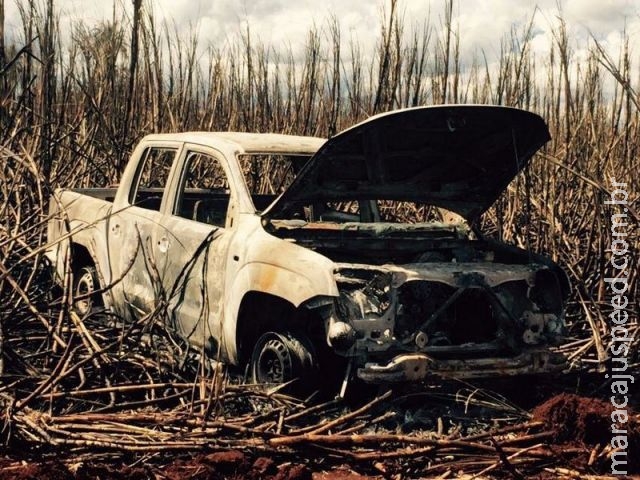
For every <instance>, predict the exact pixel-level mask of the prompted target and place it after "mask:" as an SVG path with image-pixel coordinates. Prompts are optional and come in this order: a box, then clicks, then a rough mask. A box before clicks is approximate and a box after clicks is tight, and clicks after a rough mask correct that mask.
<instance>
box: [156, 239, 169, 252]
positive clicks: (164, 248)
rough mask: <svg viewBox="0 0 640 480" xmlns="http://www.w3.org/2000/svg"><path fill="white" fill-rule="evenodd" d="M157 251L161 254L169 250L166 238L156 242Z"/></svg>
mask: <svg viewBox="0 0 640 480" xmlns="http://www.w3.org/2000/svg"><path fill="white" fill-rule="evenodd" d="M158 250H160V251H161V252H162V253H167V250H169V239H168V238H167V237H162V238H161V239H160V240H158Z"/></svg>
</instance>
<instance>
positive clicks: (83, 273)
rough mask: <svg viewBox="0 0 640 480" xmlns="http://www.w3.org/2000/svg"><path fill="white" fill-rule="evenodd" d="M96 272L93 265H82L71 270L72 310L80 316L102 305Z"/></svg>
mask: <svg viewBox="0 0 640 480" xmlns="http://www.w3.org/2000/svg"><path fill="white" fill-rule="evenodd" d="M99 289H100V284H99V281H98V272H97V271H96V268H95V267H94V266H93V265H83V266H82V267H79V268H78V269H77V270H74V272H73V304H72V307H73V310H74V311H75V312H76V313H77V314H78V315H79V316H81V317H84V316H87V315H89V314H90V313H92V312H94V311H96V309H97V308H98V307H100V306H101V305H102V299H101V298H100V294H98V293H95V292H96V291H97V290H99Z"/></svg>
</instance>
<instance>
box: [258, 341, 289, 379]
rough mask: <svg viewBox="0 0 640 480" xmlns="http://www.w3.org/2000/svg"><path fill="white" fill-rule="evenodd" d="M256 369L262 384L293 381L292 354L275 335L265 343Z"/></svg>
mask: <svg viewBox="0 0 640 480" xmlns="http://www.w3.org/2000/svg"><path fill="white" fill-rule="evenodd" d="M274 337H275V338H274ZM255 368H256V377H257V380H258V381H259V382H260V383H284V382H288V381H289V380H292V377H293V368H292V360H291V353H290V352H289V348H288V347H287V345H286V344H285V343H284V341H283V340H282V339H280V338H277V336H276V335H274V336H273V337H272V338H270V339H269V340H267V341H266V342H264V345H263V346H262V348H261V350H260V354H259V356H258V360H257V362H256V365H255Z"/></svg>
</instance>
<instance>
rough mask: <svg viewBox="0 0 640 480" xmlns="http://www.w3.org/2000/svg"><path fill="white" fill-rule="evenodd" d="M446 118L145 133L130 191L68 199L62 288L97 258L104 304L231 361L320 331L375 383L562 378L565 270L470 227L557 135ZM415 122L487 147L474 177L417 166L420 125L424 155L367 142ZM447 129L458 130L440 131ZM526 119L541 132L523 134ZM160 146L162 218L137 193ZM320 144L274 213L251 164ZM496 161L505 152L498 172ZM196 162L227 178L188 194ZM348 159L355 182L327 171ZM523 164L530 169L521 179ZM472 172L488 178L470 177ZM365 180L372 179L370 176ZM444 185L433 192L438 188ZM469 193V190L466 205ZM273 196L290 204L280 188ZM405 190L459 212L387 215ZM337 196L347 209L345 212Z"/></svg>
mask: <svg viewBox="0 0 640 480" xmlns="http://www.w3.org/2000/svg"><path fill="white" fill-rule="evenodd" d="M447 108H448V109H449V110H441V109H434V112H436V113H437V115H435V116H433V114H432V113H430V112H428V111H426V110H428V109H417V110H409V111H406V112H404V113H402V112H400V113H397V114H396V115H391V116H383V117H379V118H377V119H373V120H371V121H369V123H367V122H365V123H364V124H363V125H364V126H363V127H362V128H360V127H359V128H355V129H351V130H349V131H346V132H344V133H343V134H340V135H338V136H336V137H335V138H334V139H332V140H330V141H328V142H327V143H326V144H325V143H324V140H322V139H317V138H311V137H293V136H286V135H275V134H241V133H228V132H223V133H202V132H195V133H185V134H168V135H151V136H148V137H145V139H143V141H142V142H141V143H140V145H139V146H138V147H137V148H136V150H135V151H134V153H133V155H132V158H131V160H130V162H129V164H128V166H127V168H126V170H125V172H124V174H123V177H122V179H121V182H120V184H119V187H118V189H117V191H113V190H110V189H100V190H95V191H92V190H91V189H88V190H83V191H81V192H74V191H69V190H62V191H59V192H57V193H56V195H55V196H54V198H53V200H52V203H51V210H52V213H53V214H54V219H53V220H52V221H51V223H50V226H49V241H50V243H51V248H50V249H49V251H48V255H49V257H50V259H51V260H52V262H53V264H54V265H55V266H56V269H57V271H58V274H59V275H60V276H61V278H62V277H63V276H64V275H65V274H66V273H65V272H66V270H65V267H66V266H67V265H68V264H69V263H71V264H72V265H77V264H78V262H79V261H80V260H79V259H81V260H82V261H84V262H90V263H92V264H93V265H94V266H95V268H96V271H97V275H98V278H99V283H100V284H101V286H103V287H109V288H107V289H106V291H105V292H104V293H103V295H102V297H103V303H104V307H105V308H107V309H108V310H110V311H112V312H113V313H115V314H117V315H119V316H121V317H123V318H125V319H131V318H133V317H136V316H139V315H140V314H144V313H148V312H151V311H154V309H156V310H157V309H158V308H160V309H161V310H164V311H166V312H167V317H168V319H169V321H170V322H172V325H173V327H174V328H175V331H176V332H178V333H179V334H181V335H182V336H184V337H185V338H187V339H189V341H191V342H192V343H193V344H195V345H197V346H200V347H203V348H204V349H206V350H208V351H209V352H210V353H211V354H212V355H215V356H217V357H218V358H220V359H222V360H224V361H227V362H230V363H239V362H241V361H246V360H247V358H248V357H251V349H252V348H253V344H255V342H256V341H257V339H258V338H259V337H260V335H261V334H263V333H264V332H267V331H274V332H283V333H286V332H290V331H293V332H303V337H302V338H301V339H300V338H296V341H299V340H300V342H301V344H305V345H306V341H307V340H306V339H307V337H308V338H309V339H310V341H311V342H312V343H314V344H315V345H316V347H318V348H320V347H323V348H326V347H327V346H328V347H330V349H331V350H332V351H333V353H334V354H336V355H339V356H344V357H347V358H348V359H350V363H349V365H350V367H349V368H351V366H355V367H356V369H354V371H357V375H358V376H359V377H360V378H362V379H364V380H366V381H372V382H379V381H395V380H405V381H406V380H415V379H419V378H420V379H421V378H425V377H428V376H429V375H431V374H440V375H445V376H447V375H448V376H451V375H453V376H457V377H461V378H462V377H464V378H469V377H474V376H480V375H481V376H487V375H509V374H516V373H534V372H543V371H552V370H556V369H557V368H559V366H560V364H561V362H559V361H558V358H557V357H556V356H555V355H552V354H550V353H548V346H550V345H553V344H554V343H556V342H557V341H558V339H559V338H560V337H561V334H562V330H563V325H564V324H563V315H564V302H565V298H566V289H567V286H566V285H567V282H566V276H564V274H563V273H562V271H561V270H560V269H559V268H558V266H557V265H555V264H553V262H551V261H550V260H548V259H546V258H544V257H541V256H539V255H535V254H533V253H531V252H525V251H523V250H520V249H516V248H515V247H510V246H506V245H502V244H499V243H494V242H490V241H488V240H484V239H482V238H481V236H479V234H478V233H477V232H475V231H474V229H473V228H471V227H469V223H467V222H466V221H465V219H466V220H469V219H473V218H475V217H476V216H477V215H478V214H479V213H481V212H482V211H484V210H485V209H486V208H487V205H488V204H490V203H491V201H492V199H493V198H494V197H495V195H496V192H499V191H500V189H502V188H504V186H505V185H506V183H505V182H508V180H509V179H510V178H511V177H512V176H513V175H515V174H516V173H517V171H518V169H519V168H522V167H523V166H524V165H525V164H526V162H527V161H528V159H529V158H530V156H531V155H533V153H534V152H535V149H537V148H538V147H539V146H540V145H541V144H542V143H544V141H545V139H546V138H547V136H548V134H547V133H546V127H545V128H543V126H544V123H543V122H542V121H541V120H540V119H539V118H538V117H535V116H532V114H528V113H527V114H522V113H514V112H518V111H516V110H512V109H496V108H491V109H487V110H486V112H488V114H490V116H491V118H497V119H499V120H500V122H501V123H500V122H499V123H500V125H501V127H500V128H503V127H504V128H506V127H507V126H508V120H509V119H510V118H514V119H515V120H514V121H515V124H514V125H513V127H514V130H513V131H509V132H508V133H509V135H506V133H504V132H503V131H502V130H501V131H500V132H494V133H491V132H490V131H489V130H490V129H488V130H487V127H486V126H482V129H480V130H478V131H471V132H466V131H465V129H469V128H471V126H473V125H475V124H477V123H478V119H479V118H481V117H482V111H476V110H474V109H473V108H472V107H466V108H464V109H459V110H458V109H456V108H455V107H447ZM477 108H479V109H482V108H483V107H477ZM443 112H444V117H443V119H441V118H440V117H441V116H442V114H443ZM447 112H453V113H451V114H449V113H447ZM416 115H417V117H415V116H416ZM447 115H449V116H447ZM451 115H453V117H451ZM465 115H469V121H468V123H465V120H464V119H465ZM414 117H415V118H417V119H418V120H424V119H429V122H430V123H429V122H427V124H428V125H430V127H429V128H431V129H432V130H430V131H429V138H431V139H439V138H440V137H439V135H440V136H446V135H451V136H452V137H451V139H449V140H447V141H441V140H438V141H437V142H436V143H438V142H439V143H438V144H440V145H450V144H451V142H453V141H464V139H465V138H471V139H473V142H471V143H470V144H469V145H467V147H465V148H464V149H459V150H457V151H458V154H460V155H461V154H462V153H464V154H465V155H469V156H472V155H473V148H471V146H473V145H484V146H485V147H486V148H487V149H488V152H484V153H482V154H481V155H479V156H478V157H477V158H475V159H473V161H472V160H469V159H467V160H464V161H461V164H464V165H465V167H464V168H461V170H460V171H459V172H457V174H456V172H455V171H454V172H453V173H452V172H449V171H445V170H443V169H442V165H441V163H442V162H443V161H448V160H447V159H449V157H448V156H447V155H449V154H446V155H445V154H444V153H442V152H441V154H440V157H439V160H438V161H439V162H440V163H438V162H436V163H435V164H434V165H435V166H434V165H431V166H430V167H429V168H427V169H426V170H424V171H422V170H420V169H419V168H418V167H419V165H420V162H424V163H425V164H428V163H429V162H430V161H431V158H430V157H429V155H435V153H436V152H434V150H433V149H432V148H428V149H425V148H426V147H425V148H422V147H420V144H419V141H418V139H419V138H420V137H419V136H417V135H418V133H419V132H418V133H416V131H413V133H411V135H409V144H416V142H417V144H416V145H415V148H414V150H411V148H410V146H406V145H405V146H404V147H403V148H404V149H402V148H401V146H402V143H401V142H399V141H398V140H397V139H394V143H393V145H392V146H389V149H388V151H387V150H385V147H384V143H385V142H386V141H387V139H386V137H380V138H378V140H377V142H374V143H375V145H377V146H376V147H375V148H378V149H379V151H375V152H374V151H372V150H371V148H373V147H372V145H373V143H371V141H372V140H371V138H369V136H371V135H373V134H376V133H375V132H378V133H377V135H384V132H383V131H378V129H377V128H376V125H378V123H379V122H380V121H383V122H386V123H385V124H388V122H390V121H394V119H395V120H397V121H399V125H402V122H403V121H405V120H407V119H411V118H414ZM534 117H535V118H534ZM415 118H414V120H411V121H410V122H409V124H411V125H413V123H411V122H415V121H416V120H415ZM451 118H455V122H454V123H455V125H453V124H451V121H452V120H451ZM447 119H449V120H447ZM407 121H408V120H407ZM439 121H444V122H445V124H444V125H443V126H441V127H442V128H440V127H437V125H438V122H439ZM447 122H449V123H448V124H447ZM505 122H507V123H505ZM405 123H406V122H405ZM420 125H422V124H416V125H415V126H416V128H418V127H419V128H422V127H420ZM452 125H453V127H455V128H453V127H452ZM527 125H530V126H531V125H535V126H536V128H537V129H538V130H537V133H535V134H533V133H530V132H529V133H527V132H524V133H522V138H517V135H516V134H519V133H518V132H520V130H521V129H522V128H524V126H527ZM436 127H437V128H436ZM394 128H395V127H394ZM350 132H351V133H350ZM363 132H364V133H363ZM372 132H373V133H372ZM474 132H475V133H474ZM482 135H489V136H490V137H491V135H493V136H492V137H491V139H492V140H491V141H489V139H487V138H485V137H483V136H482ZM336 139H337V140H336ZM358 141H361V142H363V145H364V146H363V147H362V148H361V149H360V147H358V146H357V142H358ZM434 141H435V140H434ZM511 141H513V142H515V143H514V144H513V145H511V144H510V143H509V142H511ZM332 142H333V143H332ZM354 142H355V143H354ZM491 142H493V143H491ZM391 147H393V148H391ZM517 147H527V149H525V150H526V151H524V150H523V151H520V152H519V153H517V154H515V155H516V156H515V158H509V157H508V152H509V148H511V151H512V152H513V151H515V150H517ZM456 148H457V147H456ZM153 149H156V150H158V151H160V150H163V151H169V152H173V153H172V155H174V156H175V159H174V160H173V161H172V163H171V164H170V166H171V169H170V171H169V170H167V172H166V185H165V186H164V188H160V189H158V188H156V187H152V188H148V189H147V196H148V197H149V199H148V200H145V201H148V202H150V203H149V204H151V203H153V205H154V207H153V208H150V207H149V206H148V205H147V206H145V205H144V204H142V203H139V202H137V201H134V200H133V199H134V198H136V195H139V194H140V192H142V191H143V190H142V189H141V188H142V187H139V185H138V182H139V179H140V178H141V177H140V175H141V174H140V170H141V168H142V165H143V162H144V161H145V160H144V158H146V157H145V156H146V155H148V152H149V151H151V150H153ZM319 149H320V151H319V153H318V155H317V157H318V158H317V159H316V157H313V158H312V159H311V160H310V161H309V162H308V163H307V165H306V166H305V167H304V168H303V169H302V171H301V172H300V174H299V175H298V177H296V179H295V180H294V184H293V186H294V189H293V191H292V193H289V191H288V190H285V193H284V194H282V196H281V197H280V198H279V199H276V200H275V202H274V203H273V204H272V206H271V207H269V208H267V209H266V211H265V213H264V214H261V213H259V212H258V209H257V208H256V206H255V205H254V203H255V202H256V201H257V200H256V199H257V197H256V196H255V195H254V196H253V197H252V194H254V193H255V192H251V191H249V187H248V183H247V182H246V181H245V180H246V177H245V174H246V172H244V171H243V167H242V165H241V163H240V161H239V158H240V157H241V156H243V155H251V154H260V155H281V156H282V155H302V156H304V155H306V156H311V155H312V154H314V152H316V151H317V150H319ZM514 149H515V150H514ZM332 152H334V153H335V154H336V157H335V158H332V156H331V155H332ZM491 152H493V153H494V154H497V153H499V154H500V155H502V157H501V158H500V159H499V160H500V161H499V162H497V161H496V160H495V158H494V157H493V156H491ZM367 154H369V155H370V158H371V159H373V160H368V158H369V157H367ZM193 155H198V156H203V157H206V158H210V159H213V160H214V161H215V162H216V165H218V166H219V167H220V171H221V172H222V173H221V174H222V175H223V176H224V180H225V181H224V182H223V183H222V184H220V185H217V184H215V185H214V183H215V182H213V180H212V182H209V183H211V185H209V184H207V186H206V188H204V187H198V188H192V189H191V190H189V191H188V192H187V189H186V187H185V185H186V184H185V175H186V173H185V172H186V171H187V169H188V168H190V167H188V166H187V165H188V162H189V161H190V160H189V159H190V158H192V156H193ZM363 155H364V156H363ZM424 155H427V157H425V158H423V156H424ZM158 157H159V158H160V155H158ZM451 158H453V157H451ZM470 158H471V157H470ZM338 160H339V161H340V162H344V165H345V168H346V170H345V172H342V173H341V174H340V176H339V178H336V179H332V178H328V177H326V175H328V174H329V173H330V172H332V171H335V170H336V168H337V165H338V164H337V163H336V162H338ZM510 160H513V162H514V164H515V163H517V164H518V169H515V170H514V169H511V170H509V168H510V167H509V168H507V167H508V165H507V164H508V162H509V161H510ZM368 161H371V162H373V164H371V165H369V164H368V163H367V162H368ZM314 162H315V163H314ZM349 162H356V163H357V162H360V163H358V165H360V166H359V167H357V168H355V167H352V166H350V164H349ZM363 162H364V163H363ZM394 162H396V163H398V162H400V163H401V162H405V163H407V166H406V169H405V170H402V169H400V170H399V171H398V172H400V173H397V172H396V173H394V172H392V171H391V170H390V169H391V168H392V166H393V165H394ZM482 162H486V163H487V164H486V165H485V164H483V163H482ZM314 165H315V166H314ZM363 165H364V166H363ZM470 165H472V167H470ZM365 167H366V168H365ZM352 168H355V170H350V169H352ZM393 168H395V167H393ZM469 168H471V169H472V170H474V171H476V175H474V178H459V175H461V174H468V173H469ZM482 169H485V170H486V173H487V174H489V175H490V173H491V169H493V170H494V172H495V173H496V175H497V177H496V178H497V180H495V181H497V182H498V183H497V184H496V183H495V181H494V182H493V183H492V184H491V185H488V186H487V185H481V184H479V183H478V181H479V180H478V178H479V176H480V175H479V173H477V172H480V171H481V170H482ZM453 170H455V168H453ZM327 172H329V173H327ZM363 172H364V173H363ZM407 172H410V173H411V172H413V173H412V174H413V175H415V178H413V177H412V178H409V177H406V178H405V177H402V178H401V180H397V181H396V183H394V181H393V178H394V175H400V174H402V175H409V173H407ZM363 174H366V175H368V177H367V179H366V181H364V180H362V179H361V178H360V177H357V176H358V175H363ZM305 175H306V176H307V177H305V178H306V180H305V178H302V177H304V176H305ZM350 175H351V176H350ZM429 175H439V177H438V178H431V177H429ZM398 178H400V177H398ZM334 180H335V181H334ZM430 182H431V183H430ZM489 183H491V182H489ZM305 185H306V186H307V187H308V188H306V189H305ZM376 185H377V186H378V187H379V195H377V194H376ZM412 185H413V186H412ZM429 185H430V186H431V187H432V188H433V189H432V190H431V191H425V190H424V189H425V188H427V186H429ZM466 185H471V186H472V187H473V188H472V190H471V191H470V192H472V193H469V194H468V195H463V193H464V189H465V188H466V187H465V186H466ZM323 186H324V187H326V188H325V190H323ZM323 191H324V192H326V193H327V196H326V198H323V196H322V195H323V193H322V192H323ZM473 192H475V193H473ZM259 193H261V194H264V193H265V192H259ZM268 193H269V194H271V195H272V197H273V198H276V197H277V196H278V195H279V194H280V191H278V190H274V191H272V192H268ZM405 193H406V197H407V200H412V201H413V200H416V199H422V200H429V201H432V203H433V205H434V206H435V207H437V208H440V207H448V209H453V211H448V210H447V209H443V213H442V215H441V218H440V220H438V221H435V220H418V221H414V222H413V223H411V224H409V223H398V222H396V221H388V220H387V221H385V220H384V218H383V216H384V215H383V211H384V209H387V208H389V206H390V205H391V206H393V205H392V203H390V202H393V201H401V200H402V201H404V200H403V197H402V195H403V194H405ZM189 195H191V197H189ZM474 195H475V196H476V197H477V198H476V200H474V198H475V197H474ZM263 197H264V195H263ZM267 197H268V196H267ZM263 200H264V199H263ZM334 201H336V202H346V203H345V205H347V207H345V208H346V209H345V210H339V209H338V207H339V205H338V207H336V205H335V204H334V203H330V202H334ZM189 202H191V203H189ZM474 202H475V203H474ZM219 205H223V206H224V208H222V207H219ZM216 208H218V210H217V211H214V210H215V209H216ZM206 209H209V210H206ZM314 212H315V213H314ZM318 212H322V213H321V214H320V213H318ZM207 222H209V223H207ZM69 255H73V258H71V259H69ZM287 334H288V333H287ZM311 350H313V348H312V349H311ZM294 353H295V352H294ZM254 356H255V355H254Z"/></svg>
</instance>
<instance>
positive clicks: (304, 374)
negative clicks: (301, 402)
mask: <svg viewBox="0 0 640 480" xmlns="http://www.w3.org/2000/svg"><path fill="white" fill-rule="evenodd" d="M316 368H317V365H316V359H315V354H314V351H313V347H312V346H311V343H310V342H309V340H308V338H307V337H306V336H305V335H303V334H301V333H292V332H283V333H277V332H266V333H264V334H263V335H262V336H261V337H260V338H259V339H258V341H257V342H256V345H255V347H254V349H253V355H252V356H251V376H252V379H253V381H254V382H255V383H271V384H280V383H287V382H291V381H292V380H295V382H294V383H293V384H292V387H293V389H295V390H298V391H299V390H301V389H304V387H305V386H308V385H310V384H313V380H314V379H313V378H312V376H313V373H314V371H315V370H316Z"/></svg>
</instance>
